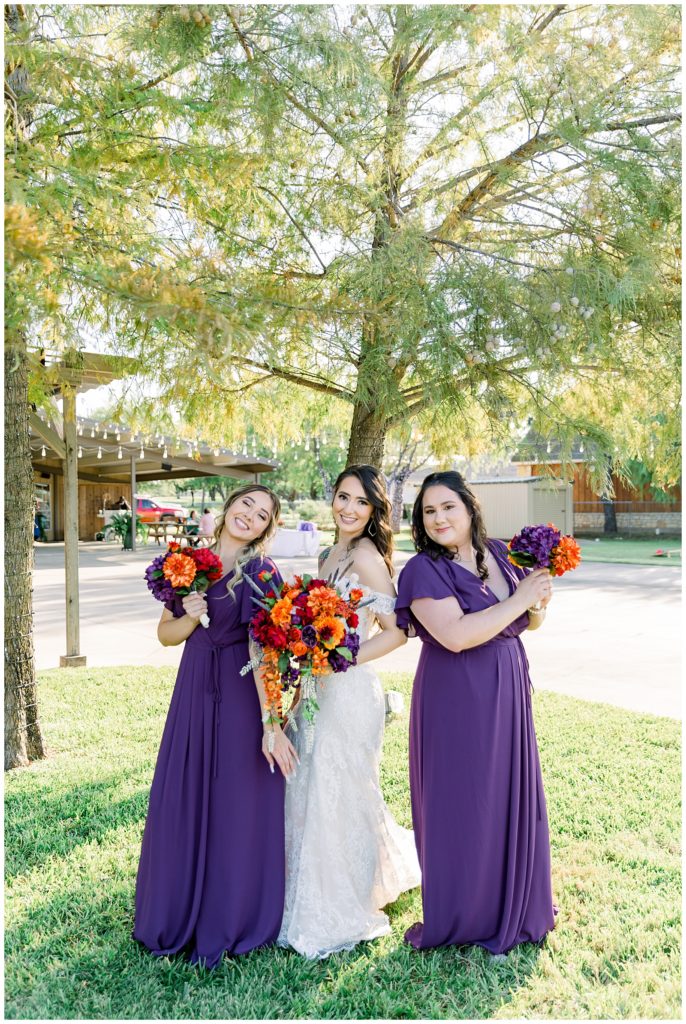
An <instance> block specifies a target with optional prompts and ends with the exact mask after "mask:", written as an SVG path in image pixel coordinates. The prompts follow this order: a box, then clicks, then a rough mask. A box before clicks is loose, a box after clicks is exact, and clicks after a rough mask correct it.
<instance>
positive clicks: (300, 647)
mask: <svg viewBox="0 0 686 1024" xmlns="http://www.w3.org/2000/svg"><path fill="white" fill-rule="evenodd" d="M309 649H310V648H309V647H308V646H307V644H304V643H303V642H302V640H297V641H296V642H295V643H294V644H293V646H292V647H291V653H292V654H294V655H295V657H296V658H302V657H303V656H304V655H305V654H307V652H308V651H309Z"/></svg>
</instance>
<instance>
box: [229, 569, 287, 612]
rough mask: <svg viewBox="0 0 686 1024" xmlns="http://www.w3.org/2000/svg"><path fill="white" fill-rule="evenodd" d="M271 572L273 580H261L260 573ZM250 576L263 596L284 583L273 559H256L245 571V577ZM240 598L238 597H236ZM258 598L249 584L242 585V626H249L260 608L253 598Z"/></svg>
mask: <svg viewBox="0 0 686 1024" xmlns="http://www.w3.org/2000/svg"><path fill="white" fill-rule="evenodd" d="M262 572H269V573H271V574H272V578H271V579H269V580H261V579H260V573H262ZM248 574H249V575H250V579H251V580H252V581H253V583H255V584H256V585H257V586H258V587H259V588H260V590H261V591H262V593H263V594H266V593H267V591H268V590H273V589H274V587H275V585H276V586H277V587H278V586H279V585H280V584H281V583H282V582H283V577H282V576H281V573H280V572H279V570H278V568H277V566H276V564H275V563H274V562H272V560H271V558H255V559H254V560H253V561H252V562H248V564H247V565H246V566H245V568H244V569H243V575H244V576H247V575H248ZM236 596H238V595H236ZM256 597H257V593H256V592H255V590H254V589H253V588H252V587H251V586H250V584H249V583H243V584H242V585H241V594H240V598H239V600H240V602H241V619H240V621H241V624H244V625H247V624H248V623H249V622H250V620H251V619H252V617H253V615H254V614H255V612H256V611H257V609H258V608H259V605H258V604H257V602H256V601H254V600H253V598H256Z"/></svg>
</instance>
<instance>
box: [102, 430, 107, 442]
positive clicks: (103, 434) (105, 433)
mask: <svg viewBox="0 0 686 1024" xmlns="http://www.w3.org/2000/svg"><path fill="white" fill-rule="evenodd" d="M102 439H103V441H106V440H107V427H105V429H104V430H103V432H102Z"/></svg>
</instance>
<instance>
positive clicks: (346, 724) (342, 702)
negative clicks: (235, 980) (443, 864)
mask: <svg viewBox="0 0 686 1024" xmlns="http://www.w3.org/2000/svg"><path fill="white" fill-rule="evenodd" d="M340 583H344V584H346V585H347V586H348V587H350V586H360V584H359V583H358V582H357V577H356V575H354V574H353V575H351V576H350V577H349V578H347V579H344V580H341V581H339V584H340ZM361 589H362V590H364V591H365V597H370V596H371V597H373V598H374V600H373V603H372V604H370V605H367V606H365V607H364V608H362V609H360V612H359V617H360V622H359V625H358V632H359V634H360V640H361V641H362V642H364V641H365V640H366V639H367V636H368V634H369V630H370V628H371V626H372V623H373V621H374V613H375V611H378V612H380V613H382V614H388V613H390V612H392V611H393V609H394V607H395V600H394V599H393V598H391V597H388V596H387V595H386V594H377V593H375V592H373V591H370V590H369V589H368V588H365V587H361ZM317 703H318V704H319V711H318V712H317V715H316V720H315V725H314V740H313V743H312V747H311V750H310V751H309V752H308V750H307V742H306V727H305V723H304V722H303V720H302V716H301V714H300V707H299V708H298V710H297V711H296V714H295V718H296V724H297V727H298V728H297V731H295V730H294V729H293V728H292V727H291V728H289V729H288V736H289V738H290V739H291V741H292V742H293V744H294V746H295V747H296V749H297V751H298V756H299V757H300V765H299V766H298V768H297V771H296V773H295V775H294V776H293V777H292V779H291V781H290V782H289V784H288V785H287V786H286V900H285V906H284V915H283V923H282V925H281V931H280V933H279V937H278V940H277V941H278V944H279V945H280V946H291V947H292V948H293V949H295V950H297V952H298V953H301V954H302V955H303V956H306V957H309V958H312V959H315V958H321V957H325V956H328V955H329V954H330V953H334V952H336V951H339V950H343V949H352V948H353V946H354V945H355V944H356V943H358V942H362V941H365V940H367V939H375V938H378V936H380V935H385V934H386V933H388V932H389V931H390V923H389V920H388V917H387V916H386V914H384V913H383V911H382V909H381V908H382V907H385V906H386V905H387V904H388V903H392V902H393V901H394V900H396V899H397V898H398V896H399V895H400V893H401V892H405V891H406V890H408V889H413V888H414V887H415V886H417V885H419V883H420V871H419V863H418V861H417V854H416V850H415V845H414V837H413V834H412V832H411V831H410V830H409V829H404V828H401V827H400V826H399V825H398V824H397V823H396V822H395V821H394V819H393V817H392V816H391V814H390V812H389V810H388V808H387V807H386V805H385V803H384V799H383V796H382V793H381V787H380V785H379V765H380V762H381V752H382V743H383V730H384V714H385V709H384V695H383V690H382V688H381V683H380V682H379V679H378V676H377V675H376V673H375V672H374V670H373V668H372V667H371V666H370V665H360V666H355V667H353V668H350V669H348V671H347V672H344V673H341V674H337V675H327V676H325V677H324V680H323V682H320V681H318V683H317Z"/></svg>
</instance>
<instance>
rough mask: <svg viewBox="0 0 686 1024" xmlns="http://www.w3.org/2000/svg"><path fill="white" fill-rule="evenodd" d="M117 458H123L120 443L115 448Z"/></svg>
mask: <svg viewBox="0 0 686 1024" xmlns="http://www.w3.org/2000/svg"><path fill="white" fill-rule="evenodd" d="M117 458H118V459H123V458H124V453H123V452H122V450H121V445H119V448H118V449H117Z"/></svg>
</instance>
